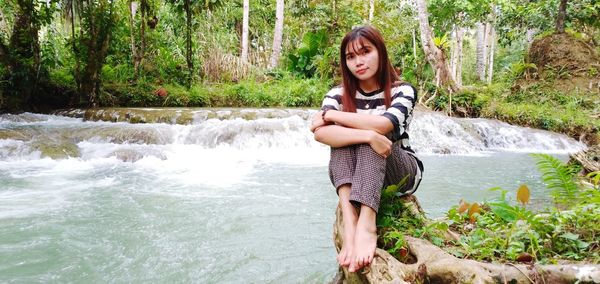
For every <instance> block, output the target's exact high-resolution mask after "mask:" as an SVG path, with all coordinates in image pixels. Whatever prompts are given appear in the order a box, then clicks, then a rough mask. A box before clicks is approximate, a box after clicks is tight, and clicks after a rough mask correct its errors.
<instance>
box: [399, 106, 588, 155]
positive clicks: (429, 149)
mask: <svg viewBox="0 0 600 284" xmlns="http://www.w3.org/2000/svg"><path fill="white" fill-rule="evenodd" d="M410 127H411V128H410V132H409V133H410V134H411V143H412V145H413V148H415V149H416V151H417V152H420V153H434V154H477V153H482V152H488V151H510V152H526V153H539V152H543V153H574V152H577V151H580V150H583V149H585V148H586V146H585V144H583V143H581V142H578V141H576V140H574V139H572V138H570V137H568V136H566V135H563V134H558V133H554V132H549V131H544V130H539V129H532V128H527V127H520V126H514V125H510V124H508V123H504V122H501V121H497V120H492V119H483V118H455V117H448V116H446V115H443V114H440V113H434V112H423V113H416V115H415V119H414V120H413V122H412V123H411V126H410Z"/></svg>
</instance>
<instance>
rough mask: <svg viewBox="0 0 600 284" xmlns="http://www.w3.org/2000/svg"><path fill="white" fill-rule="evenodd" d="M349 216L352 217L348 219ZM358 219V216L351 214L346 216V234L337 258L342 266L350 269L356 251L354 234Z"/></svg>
mask: <svg viewBox="0 0 600 284" xmlns="http://www.w3.org/2000/svg"><path fill="white" fill-rule="evenodd" d="M347 215H350V216H348V217H347ZM356 219H357V216H356V215H354V216H352V215H351V214H344V234H343V235H342V236H343V244H342V249H341V250H340V253H339V254H338V256H337V261H338V263H339V264H340V265H341V266H345V267H348V266H349V265H350V262H351V260H352V255H353V251H354V250H353V249H354V234H355V232H356Z"/></svg>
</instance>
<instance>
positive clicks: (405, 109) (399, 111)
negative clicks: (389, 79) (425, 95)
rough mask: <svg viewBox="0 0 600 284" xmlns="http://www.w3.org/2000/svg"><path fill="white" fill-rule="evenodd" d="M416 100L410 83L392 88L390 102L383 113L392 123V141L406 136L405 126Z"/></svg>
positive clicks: (414, 90) (415, 94) (415, 91)
mask: <svg viewBox="0 0 600 284" xmlns="http://www.w3.org/2000/svg"><path fill="white" fill-rule="evenodd" d="M416 100H417V90H416V89H415V88H414V87H413V86H411V85H408V84H403V85H400V86H398V87H395V88H393V89H392V103H391V105H390V107H389V108H388V109H387V110H386V111H385V113H384V114H383V116H385V117H387V118H388V119H389V120H390V121H391V122H392V124H393V125H394V130H393V132H392V141H397V140H400V139H404V138H405V136H406V138H408V134H407V133H406V128H407V125H408V123H410V120H411V116H412V110H413V108H414V106H415V101H416Z"/></svg>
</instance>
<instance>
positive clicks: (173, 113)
mask: <svg viewBox="0 0 600 284" xmlns="http://www.w3.org/2000/svg"><path fill="white" fill-rule="evenodd" d="M314 112H315V110H301V109H291V110H285V109H98V110H67V111H60V112H57V113H56V114H55V115H41V114H31V113H24V114H20V115H8V114H5V115H1V116H0V161H2V160H4V161H7V160H15V159H16V160H37V159H43V158H50V159H65V158H79V159H83V160H89V159H95V158H110V157H113V158H117V159H119V160H122V161H129V162H135V161H138V160H140V159H143V158H153V159H159V160H169V159H171V158H173V157H175V156H179V155H182V157H180V158H183V157H185V155H186V153H190V155H191V154H193V153H196V154H201V155H202V156H203V157H206V158H208V157H212V156H214V157H215V158H217V159H218V158H219V157H225V156H230V155H232V153H235V155H238V156H239V157H242V158H247V159H259V160H260V159H263V160H269V161H288V162H289V161H290V160H292V161H295V162H298V163H312V162H314V161H315V160H316V161H319V163H321V162H324V161H326V159H327V156H328V155H327V151H328V148H327V147H326V146H324V145H321V144H320V143H318V142H315V141H314V139H313V136H312V133H310V132H309V130H308V127H309V123H310V117H311V116H312V114H314ZM184 118H185V119H184ZM409 133H410V135H411V143H412V146H413V148H414V149H415V150H416V151H417V152H418V153H420V154H459V155H481V154H485V153H486V152H495V151H510V152H550V153H571V152H576V151H579V150H582V149H584V148H585V145H584V144H582V143H580V142H577V141H575V140H574V139H571V138H569V137H567V136H565V135H562V134H557V133H552V132H547V131H542V130H536V129H530V128H524V127H517V126H513V125H509V124H506V123H503V122H499V121H495V120H489V119H469V118H452V117H447V116H445V115H442V114H439V113H434V112H417V113H416V114H415V118H414V119H413V122H412V124H411V128H410V131H409ZM179 151H183V152H179ZM207 153H209V154H207ZM311 161H312V162H311Z"/></svg>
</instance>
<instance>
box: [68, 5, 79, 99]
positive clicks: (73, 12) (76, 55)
mask: <svg viewBox="0 0 600 284" xmlns="http://www.w3.org/2000/svg"><path fill="white" fill-rule="evenodd" d="M69 9H70V10H71V17H70V20H71V41H72V42H73V45H72V47H71V48H72V49H73V56H74V57H75V70H74V73H75V74H74V76H73V77H74V78H75V87H76V88H77V92H75V94H74V95H73V96H72V97H71V98H69V105H71V106H75V105H79V103H80V100H81V55H80V53H79V50H78V49H77V43H76V42H75V1H71V5H70V7H69Z"/></svg>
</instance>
